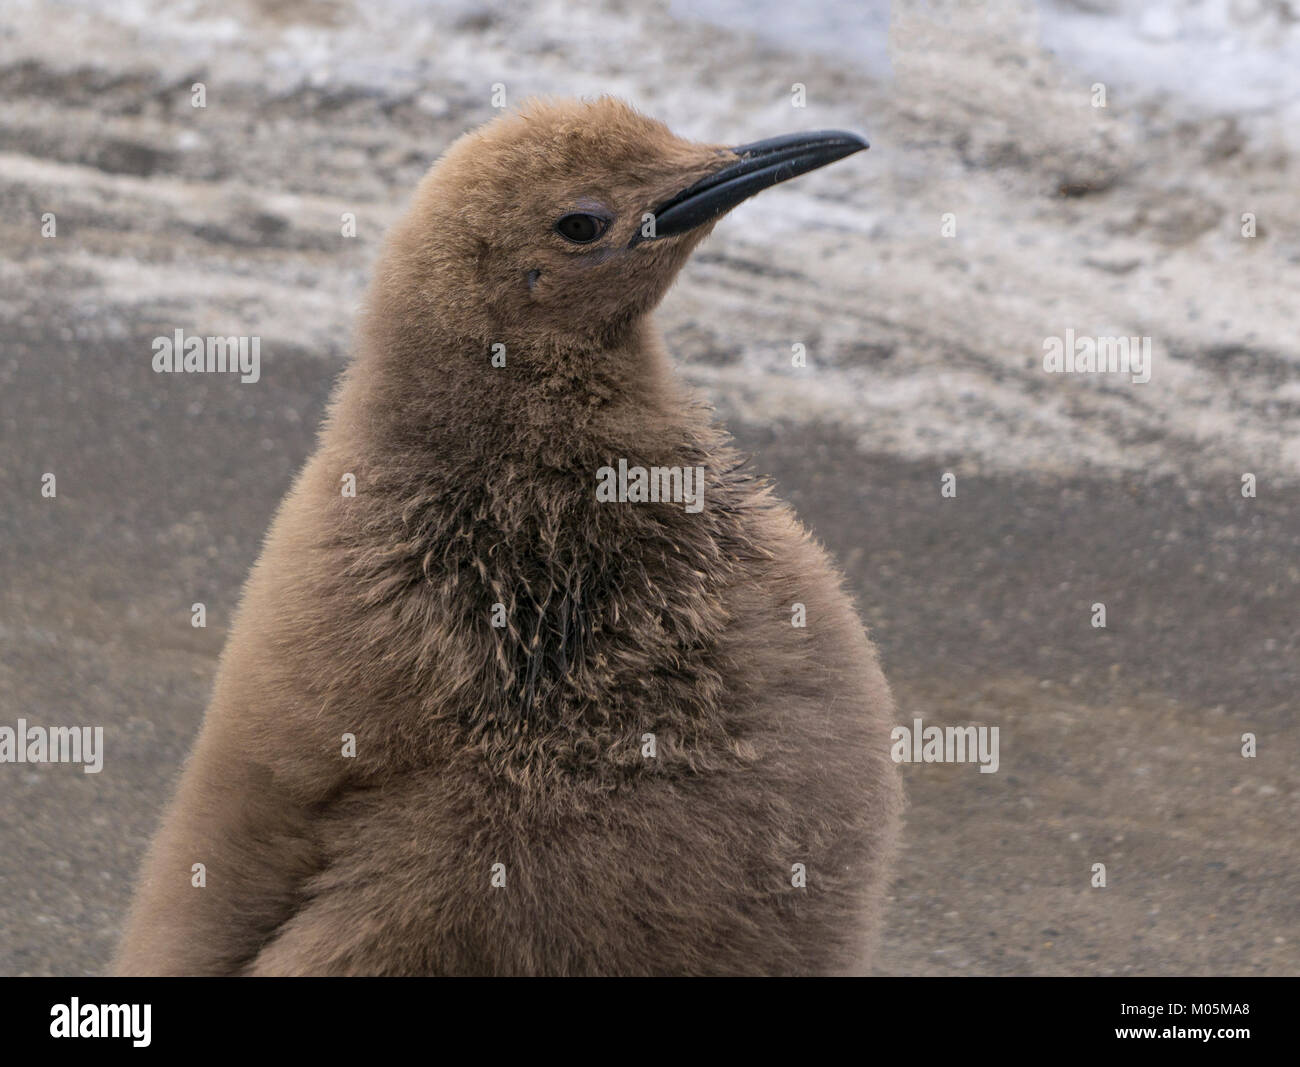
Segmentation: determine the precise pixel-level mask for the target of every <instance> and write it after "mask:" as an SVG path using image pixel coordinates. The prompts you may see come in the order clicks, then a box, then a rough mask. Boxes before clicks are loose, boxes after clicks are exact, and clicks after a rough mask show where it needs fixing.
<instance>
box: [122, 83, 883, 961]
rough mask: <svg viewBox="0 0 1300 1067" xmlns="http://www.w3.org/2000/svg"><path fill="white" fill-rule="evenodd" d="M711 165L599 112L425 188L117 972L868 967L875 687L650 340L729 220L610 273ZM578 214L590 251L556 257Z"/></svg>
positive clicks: (879, 798)
mask: <svg viewBox="0 0 1300 1067" xmlns="http://www.w3.org/2000/svg"><path fill="white" fill-rule="evenodd" d="M728 156H729V153H728V152H727V150H725V149H721V148H719V147H717V146H707V145H698V144H693V143H689V142H686V141H682V140H680V139H678V138H676V137H674V136H673V135H672V134H671V133H670V132H669V131H668V130H667V129H666V128H665V127H664V126H663V125H661V124H660V123H658V122H654V121H652V120H650V119H647V118H645V117H643V116H641V115H639V114H638V113H636V112H635V111H633V110H632V109H630V108H629V107H627V106H626V105H624V104H621V103H619V102H617V101H613V100H608V99H605V100H600V101H597V102H595V103H582V104H579V103H575V102H557V103H538V104H534V105H531V106H530V107H528V108H527V109H525V110H524V111H523V112H522V113H520V114H515V115H508V116H504V117H502V118H500V119H497V120H496V121H494V122H492V123H490V124H488V125H487V126H485V127H484V128H482V129H480V130H478V131H475V132H473V133H471V134H468V135H466V136H465V137H463V138H461V139H460V140H459V141H457V142H456V143H455V144H454V145H453V146H452V147H451V148H450V150H449V151H448V152H447V153H446V155H445V156H444V157H443V159H442V160H440V161H439V163H438V164H437V165H436V166H435V167H434V168H433V170H432V171H431V172H430V173H429V175H428V176H427V177H426V179H425V180H424V182H423V183H422V185H421V186H420V188H419V190H418V192H417V194H416V197H415V203H414V205H413V207H412V209H411V211H410V212H409V214H408V215H407V216H406V218H405V220H404V221H403V222H401V223H400V224H399V225H398V226H397V227H396V229H395V231H394V232H393V234H392V235H391V236H390V239H389V242H388V245H387V248H386V250H385V252H384V254H383V257H382V260H381V262H380V265H379V267H378V270H377V275H376V278H375V281H374V284H373V286H372V288H371V291H370V296H369V301H368V307H367V310H366V314H365V317H364V320H363V324H362V328H361V331H360V338H359V345H358V354H357V357H356V359H355V361H354V363H353V365H352V366H351V367H350V368H349V370H348V372H347V373H346V375H345V377H344V379H343V381H342V382H341V384H340V386H339V388H338V390H337V392H336V394H335V396H334V399H333V401H332V404H331V408H330V412H329V416H328V418H327V420H326V424H325V426H324V428H323V430H322V433H321V437H320V442H319V447H318V449H317V451H316V454H315V455H314V456H313V457H312V459H311V460H310V461H309V463H308V464H307V466H306V468H305V469H304V471H303V472H302V474H301V475H300V476H299V478H298V480H297V483H296V484H295V486H294V488H293V489H292V491H291V492H290V494H289V495H288V497H287V498H286V500H285V501H284V503H283V505H282V506H281V508H280V511H279V513H278V515H277V516H276V519H275V522H274V525H273V526H272V528H271V531H270V534H269V536H268V538H267V542H266V545H265V548H264V550H263V552H262V556H261V558H260V559H259V561H258V563H257V565H256V566H255V568H254V570H253V573H252V575H251V577H250V579H249V582H248V585H247V588H246V589H245V592H244V597H243V601H242V605H241V608H240V611H239V615H238V618H237V620H236V623H235V625H234V628H233V631H232V633H231V636H230V639H229V643H228V645H227V647H226V650H225V653H224V655H223V657H222V661H221V665H220V670H219V673H218V677H217V682H216V688H215V692H214V694H213V698H212V703H211V706H210V708H209V710H208V714H207V717H206V719H205V722H204V725H203V729H202V732H201V734H200V737H199V739H198V742H197V745H196V748H195V750H194V753H193V756H192V757H191V759H190V761H189V763H188V765H187V767H186V769H185V772H184V776H183V778H182V780H181V783H180V786H179V790H178V793H177V796H176V798H175V800H174V801H173V803H172V805H171V808H170V811H169V812H168V814H167V816H166V818H165V820H164V823H163V826H162V829H161V831H160V833H159V835H158V838H157V840H156V841H155V843H154V845H153V848H152V850H151V853H150V856H149V859H148V861H147V864H146V868H145V873H144V876H143V881H142V885H141V887H140V890H139V892H138V895H137V898H136V901H135V905H134V908H133V911H132V915H131V920H130V924H129V926H128V929H127V932H126V936H125V939H124V941H123V944H122V948H121V951H120V954H119V958H118V961H117V970H118V971H119V972H121V973H130V974H137V973H147V974H574V975H577V974H599V975H616V974H809V973H826V972H838V971H845V970H855V969H861V968H862V967H864V966H865V965H866V959H867V950H868V946H869V943H870V938H871V934H872V930H873V927H874V926H875V925H876V923H877V920H878V916H879V910H880V903H881V895H882V891H883V887H884V885H885V881H886V877H887V872H888V866H889V859H890V854H891V851H892V842H893V836H894V831H895V826H896V822H897V817H898V814H897V813H898V808H899V787H898V779H897V774H896V769H895V767H894V766H893V764H892V762H891V761H890V759H889V756H888V732H889V724H890V720H891V718H892V706H891V702H890V697H889V693H888V690H887V687H886V684H885V681H884V678H883V676H882V675H881V672H880V669H879V667H878V666H877V662H876V657H875V653H874V651H873V649H872V647H871V645H870V644H869V642H868V640H867V638H866V636H865V634H864V633H863V630H862V627H861V624H860V623H859V621H858V619H857V618H856V616H855V614H854V612H853V610H852V607H851V605H850V603H849V600H848V598H847V597H846V595H845V594H844V592H843V591H842V589H841V581H840V578H839V576H838V574H837V573H836V571H835V569H834V568H833V566H832V565H831V563H830V562H829V561H828V559H827V557H826V555H825V553H824V552H823V550H822V549H821V548H820V547H819V546H817V545H816V544H815V543H814V542H813V541H812V540H811V539H810V537H809V536H808V534H807V533H806V531H805V530H804V529H803V528H802V527H801V526H800V524H799V522H798V520H797V519H796V518H795V516H794V515H793V514H792V512H791V511H790V509H789V508H788V507H786V506H785V505H784V504H781V503H780V502H779V501H776V500H775V499H774V498H772V497H771V496H770V494H769V493H768V492H767V490H766V489H765V488H764V486H763V485H762V484H761V483H760V482H759V481H757V480H756V479H755V478H754V477H752V476H751V475H749V474H747V473H746V472H745V471H744V470H743V469H742V466H741V462H742V457H740V456H739V455H738V454H737V453H736V452H735V451H733V449H732V448H731V446H730V444H729V442H728V439H727V438H726V436H725V435H724V434H723V433H722V432H721V431H720V430H718V429H716V428H715V427H714V426H713V425H712V424H711V422H710V419H709V416H708V412H707V411H706V410H704V409H702V408H701V407H699V406H697V405H696V404H695V403H694V402H692V401H691V400H690V399H689V398H688V397H687V396H686V395H684V393H683V391H682V390H681V388H680V387H679V386H678V385H677V383H676V382H675V381H674V380H673V377H672V375H671V374H670V371H669V367H668V361H667V358H666V356H665V354H664V351H663V349H662V346H661V344H660V342H659V340H658V337H657V335H656V333H655V331H654V328H653V326H652V324H651V322H650V320H649V312H650V311H651V310H652V308H653V307H654V306H655V304H656V303H657V302H658V301H659V299H660V298H661V297H662V296H663V294H664V292H665V291H666V290H667V288H668V286H669V285H670V284H671V283H672V281H673V278H674V277H675V275H676V273H677V271H678V269H679V268H680V267H681V265H682V264H683V262H684V261H685V260H686V258H687V257H688V255H689V254H690V251H691V250H692V248H694V246H695V245H696V244H697V243H698V242H699V241H700V240H701V239H702V238H703V237H704V236H705V234H706V233H707V232H708V230H709V229H710V228H711V223H709V224H706V225H704V226H701V227H698V228H697V229H694V230H691V231H690V232H689V233H684V234H682V235H680V236H674V237H667V238H663V239H661V240H658V241H653V242H646V243H643V244H639V245H637V246H636V247H635V248H627V247H626V245H627V244H628V243H629V239H630V238H631V236H632V234H633V233H634V232H635V230H636V227H637V226H639V225H640V224H641V217H642V213H643V212H644V211H645V210H647V208H648V207H649V206H651V205H653V204H656V203H658V202H660V201H661V200H663V199H664V198H666V197H668V196H670V195H671V194H672V193H673V192H675V191H677V190H680V189H682V188H683V187H684V186H685V185H686V184H688V183H690V182H692V181H695V180H696V179H699V178H701V177H703V176H705V175H708V174H710V173H711V172H712V171H714V170H716V169H717V168H718V167H719V165H720V161H722V160H725V159H726V158H728ZM592 203H595V204H598V205H599V206H600V207H601V208H602V210H605V211H607V212H608V213H609V214H610V215H611V216H612V218H613V221H612V223H611V227H610V234H609V239H608V240H605V239H602V240H601V241H598V242H596V243H595V244H594V245H591V246H578V245H573V244H570V243H569V242H566V241H565V240H564V239H563V238H561V237H559V236H558V235H557V234H555V233H554V232H553V231H552V229H551V226H552V223H553V222H554V220H555V219H556V218H557V217H559V216H561V215H563V214H564V213H565V212H566V211H571V210H574V209H575V205H579V206H582V205H590V204H592ZM495 344H504V345H505V353H506V365H505V367H499V366H493V364H492V360H491V355H492V346H493V345H495ZM620 458H623V459H626V460H627V462H628V463H629V464H630V465H641V466H644V467H647V468H648V467H650V466H678V467H680V466H683V465H687V466H695V465H701V466H703V467H704V468H705V469H706V476H705V495H704V500H705V505H704V508H703V510H702V511H701V512H699V513H688V512H687V511H686V510H685V509H684V508H683V506H682V505H681V504H680V503H668V502H665V503H600V502H598V501H597V499H596V493H595V485H596V472H597V470H598V469H599V468H601V467H603V466H606V465H614V464H617V462H618V460H619V459H620ZM345 474H353V475H355V477H356V486H357V490H356V496H355V497H347V496H344V495H342V493H341V491H340V490H341V485H342V481H341V480H342V478H343V476H344V475H345ZM795 603H802V604H804V605H806V609H807V620H808V622H807V626H806V628H798V627H795V626H793V625H792V624H791V619H792V605H794V604H795ZM497 604H502V605H504V606H505V618H506V621H507V625H506V626H505V627H504V628H498V627H494V626H493V625H492V616H493V607H494V605H497ZM349 733H350V734H354V735H355V737H356V756H355V757H354V758H348V757H345V756H343V755H342V749H343V740H342V738H343V735H344V734H349ZM646 734H653V735H654V739H655V747H656V749H657V754H656V755H654V756H653V757H647V756H646V755H644V754H643V747H644V745H645V741H644V735H646ZM195 863H203V864H205V866H206V869H207V885H206V887H205V888H194V887H193V886H192V885H191V874H190V872H191V867H192V865H193V864H195ZM495 864H503V865H504V876H505V886H504V888H499V887H495V886H494V885H493V884H492V873H493V867H494V865H495ZM795 864H804V865H805V866H806V870H807V886H806V888H795V887H794V886H793V885H792V878H793V875H792V869H793V867H794V865H795ZM498 880H499V878H498Z"/></svg>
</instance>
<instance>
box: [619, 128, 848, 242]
mask: <svg viewBox="0 0 1300 1067" xmlns="http://www.w3.org/2000/svg"><path fill="white" fill-rule="evenodd" d="M870 147H871V146H870V144H869V143H868V142H867V141H866V139H865V138H863V137H859V136H858V135H857V134H856V133H848V132H847V131H844V130H817V131H815V132H812V133H793V134H786V135H785V136H783V137H772V138H769V139H767V140H764V141H754V142H751V143H750V144H743V145H737V146H736V147H734V148H732V149H730V150H729V153H728V155H727V158H728V159H729V160H730V162H728V163H727V164H726V165H725V166H723V167H721V168H719V169H718V170H716V171H714V172H713V173H712V174H709V175H707V176H706V177H704V178H701V179H700V180H699V181H696V182H693V183H692V184H691V185H688V186H687V187H686V188H685V189H683V190H681V191H680V192H679V193H677V194H676V195H674V196H672V197H670V198H669V199H668V200H666V201H664V202H663V203H662V204H660V205H659V206H658V207H657V208H656V209H654V210H653V211H652V212H651V214H652V216H653V217H654V233H653V236H651V235H649V234H640V233H639V234H637V236H636V237H634V238H633V239H632V242H631V243H630V244H629V245H628V247H629V248H631V247H632V246H633V245H636V244H639V243H640V242H641V241H644V240H652V239H654V238H658V237H671V236H673V235H674V234H679V233H684V232H686V231H687V230H692V229H694V228H695V227H697V226H701V225H703V224H704V223H706V222H712V221H713V220H715V219H717V218H720V217H721V216H722V215H724V214H726V213H727V212H728V211H730V210H731V209H732V208H733V207H735V206H736V205H737V204H739V203H740V202H741V201H742V200H748V199H749V198H750V197H751V196H753V195H754V194H756V193H759V192H762V191H763V190H764V189H768V188H771V187H772V186H773V185H778V184H780V183H781V182H784V181H788V180H789V179H791V178H795V177H798V176H799V175H800V174H806V173H807V172H808V171H810V170H816V169H817V168H819V167H824V166H826V165H827V164H828V163H834V162H835V161H836V160H840V159H844V158H845V157H846V156H851V155H853V154H854V153H856V152H861V151H863V150H865V149H867V148H870Z"/></svg>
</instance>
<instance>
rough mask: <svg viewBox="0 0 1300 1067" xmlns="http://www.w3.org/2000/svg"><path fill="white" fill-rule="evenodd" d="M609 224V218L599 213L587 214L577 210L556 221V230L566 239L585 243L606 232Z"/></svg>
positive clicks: (581, 243) (576, 242)
mask: <svg viewBox="0 0 1300 1067" xmlns="http://www.w3.org/2000/svg"><path fill="white" fill-rule="evenodd" d="M608 226H609V220H608V219H602V218H601V217H600V216H599V215H587V214H584V213H582V212H580V211H575V212H574V213H573V214H571V215H565V216H564V217H563V218H561V219H560V220H559V221H558V222H556V224H555V232H556V233H558V234H559V235H560V236H561V237H563V238H564V239H565V240H566V241H573V242H574V243H575V244H580V245H585V244H588V243H590V242H591V241H594V240H595V239H596V238H597V237H599V236H600V235H601V234H602V233H604V232H605V230H606V228H607V227H608Z"/></svg>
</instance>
